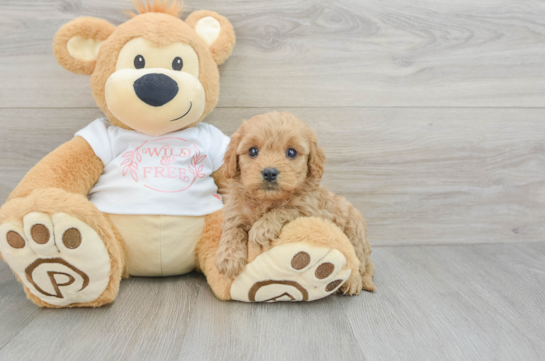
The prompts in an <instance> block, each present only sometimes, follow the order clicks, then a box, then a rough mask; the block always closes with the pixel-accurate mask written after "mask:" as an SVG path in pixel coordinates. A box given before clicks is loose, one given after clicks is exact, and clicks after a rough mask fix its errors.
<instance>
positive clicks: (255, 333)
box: [0, 243, 545, 361]
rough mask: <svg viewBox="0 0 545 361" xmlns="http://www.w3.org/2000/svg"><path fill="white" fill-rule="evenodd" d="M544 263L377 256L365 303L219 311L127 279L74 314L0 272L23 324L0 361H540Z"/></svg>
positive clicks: (187, 279)
mask: <svg viewBox="0 0 545 361" xmlns="http://www.w3.org/2000/svg"><path fill="white" fill-rule="evenodd" d="M544 257H545V244H543V243H534V244H531V243H527V244H504V245H500V244H495V245H465V246H412V247H379V248H377V249H375V252H373V258H374V260H375V263H376V266H377V275H376V278H375V281H376V284H377V286H378V291H377V292H376V293H374V294H371V293H362V294H361V295H359V296H356V297H345V296H338V295H336V296H332V297H329V298H326V299H324V300H320V301H315V302H312V303H308V304H287V303H281V304H243V303H237V302H222V301H219V300H217V299H216V298H215V297H214V295H213V294H212V292H211V291H210V289H209V287H208V286H207V285H206V283H205V280H204V278H203V277H202V276H201V275H198V274H190V275H186V276H182V277H172V278H162V279H152V278H147V279H146V278H132V279H129V280H126V281H123V282H122V285H121V292H120V295H119V297H118V299H117V300H116V302H115V303H114V304H112V305H110V306H108V307H103V308H99V309H73V310H45V309H38V308H37V307H35V306H33V305H32V304H30V302H29V301H27V300H26V299H25V297H24V293H23V291H22V288H21V287H20V285H19V284H18V283H17V282H16V281H15V277H14V276H10V277H6V276H5V274H6V273H9V271H7V266H6V265H5V264H3V263H1V264H0V277H2V278H0V279H1V281H0V282H2V283H1V285H2V290H5V289H6V288H5V287H6V285H7V287H8V289H10V290H11V289H13V296H12V298H4V297H3V294H4V293H3V292H2V296H0V312H3V310H4V309H6V307H7V308H10V307H11V308H13V307H14V304H19V306H18V307H19V308H20V309H22V307H23V306H24V305H26V308H25V309H24V311H20V310H18V311H17V314H18V315H19V316H20V317H21V318H23V315H26V317H27V320H26V321H25V322H26V323H25V325H24V326H20V327H19V328H18V329H15V330H13V331H12V329H9V328H8V327H7V326H5V323H4V322H1V323H0V331H1V333H0V339H2V340H5V341H3V343H2V344H0V359H2V360H28V359H40V360H76V359H77V360H129V359H130V360H197V359H198V360H203V361H204V360H263V361H267V360H398V359H404V360H498V359H501V360H526V361H532V360H541V359H542V356H543V354H544V352H545V344H544V343H543V342H542V341H543V335H545V308H544V307H543V305H544V304H545V303H544V302H543V301H544V300H545V292H544V291H543V290H544V289H545V269H544V266H543V261H542V260H543V258H544ZM0 316H1V317H2V321H3V320H4V319H5V317H6V314H4V313H2V314H1V315H0ZM12 325H13V323H12ZM6 333H9V337H6V336H5V335H6Z"/></svg>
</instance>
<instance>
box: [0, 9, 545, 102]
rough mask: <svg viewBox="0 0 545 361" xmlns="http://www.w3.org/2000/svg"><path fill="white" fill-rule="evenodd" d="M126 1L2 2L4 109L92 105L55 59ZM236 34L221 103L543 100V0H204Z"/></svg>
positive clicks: (83, 86) (80, 79)
mask: <svg viewBox="0 0 545 361" xmlns="http://www.w3.org/2000/svg"><path fill="white" fill-rule="evenodd" d="M131 6H132V5H131V4H130V1H129V0H83V1H79V0H78V1H76V0H47V1H46V0H43V1H19V0H3V1H2V2H0V34H1V35H2V36H1V37H0V64H2V66H1V67H0V79H1V82H2V86H1V87H0V107H4V108H6V107H7V108H11V107H92V106H94V102H93V99H92V97H91V94H90V90H89V80H88V78H87V77H84V76H77V75H73V74H70V73H68V72H67V71H65V70H63V69H62V68H61V67H60V66H59V65H57V64H56V61H55V58H54V57H53V54H52V50H51V43H52V39H53V35H54V34H55V32H56V31H57V29H58V28H59V27H60V26H61V25H62V24H64V23H66V22H68V21H70V20H72V19H74V18H76V17H78V16H95V17H101V18H105V19H107V20H108V21H110V22H112V23H113V24H115V25H118V24H120V23H122V22H124V21H126V19H127V17H126V16H125V15H124V14H123V10H124V9H126V8H130V7H131ZM196 9H210V10H214V11H217V12H219V13H221V14H223V15H225V16H226V17H228V18H229V19H230V20H231V21H232V23H233V25H234V28H235V31H236V33H237V40H238V42H237V46H236V48H235V51H234V54H233V56H232V58H231V59H230V60H228V61H227V63H226V64H225V65H223V66H222V67H221V73H222V93H221V97H220V103H219V106H220V107H324V106H325V107H338V106H349V107H355V106H360V107H361V106H409V107H413V106H419V107H423V106H433V107H437V106H471V107H483V106H495V107H541V106H544V105H545V100H544V99H545V98H544V97H543V94H544V93H545V72H543V71H542V69H543V68H544V67H545V46H544V44H545V3H543V2H542V1H539V0H528V1H524V2H521V1H518V0H500V1H492V0H485V1H479V2H475V1H469V0H463V1H456V2H452V1H446V0H441V1H437V0H421V1H413V2H409V3H408V2H407V1H403V0H389V1H382V0H365V1H362V0H335V1H333V0H301V1H293V0H277V1H261V2H259V1H252V0H232V1H228V2H227V1H219V0H199V1H186V2H185V11H184V14H183V18H185V17H186V16H187V15H188V14H189V13H190V12H191V11H193V10H196Z"/></svg>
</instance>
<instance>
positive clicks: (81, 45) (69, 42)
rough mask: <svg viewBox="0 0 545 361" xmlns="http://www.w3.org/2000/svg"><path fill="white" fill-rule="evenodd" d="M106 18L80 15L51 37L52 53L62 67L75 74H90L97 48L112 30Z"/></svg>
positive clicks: (94, 62)
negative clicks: (80, 16)
mask: <svg viewBox="0 0 545 361" xmlns="http://www.w3.org/2000/svg"><path fill="white" fill-rule="evenodd" d="M114 30H115V26H114V25H112V24H110V23H109V22H107V21H106V20H102V19H97V18H91V17H82V18H77V19H75V20H72V21H70V22H68V23H66V24H64V25H63V26H62V27H61V28H60V29H59V31H57V33H56V34H55V38H54V39H53V53H54V54H55V57H56V58H57V61H58V62H59V64H60V65H62V67H63V68H65V69H66V70H68V71H71V72H73V73H76V74H84V75H91V74H92V73H93V71H94V70H95V65H96V60H97V56H98V49H99V48H100V45H101V44H102V42H103V41H104V40H106V39H108V37H109V36H110V35H111V34H112V33H113V32H114Z"/></svg>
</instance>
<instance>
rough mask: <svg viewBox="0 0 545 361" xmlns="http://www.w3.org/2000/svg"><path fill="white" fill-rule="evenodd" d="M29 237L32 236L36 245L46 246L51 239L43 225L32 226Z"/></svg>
mask: <svg viewBox="0 0 545 361" xmlns="http://www.w3.org/2000/svg"><path fill="white" fill-rule="evenodd" d="M30 235H31V236H32V239H33V240H34V242H36V243H38V244H46V243H47V242H48V241H49V238H50V237H51V234H50V233H49V229H47V227H46V226H44V225H43V224H35V225H33V226H32V228H30ZM27 236H28V235H27Z"/></svg>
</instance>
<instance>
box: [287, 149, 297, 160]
mask: <svg viewBox="0 0 545 361" xmlns="http://www.w3.org/2000/svg"><path fill="white" fill-rule="evenodd" d="M286 156H287V157H288V158H291V159H294V158H295V157H297V151H296V150H295V149H293V148H290V149H288V150H287V151H286Z"/></svg>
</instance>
